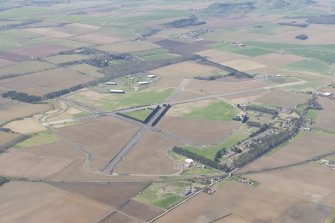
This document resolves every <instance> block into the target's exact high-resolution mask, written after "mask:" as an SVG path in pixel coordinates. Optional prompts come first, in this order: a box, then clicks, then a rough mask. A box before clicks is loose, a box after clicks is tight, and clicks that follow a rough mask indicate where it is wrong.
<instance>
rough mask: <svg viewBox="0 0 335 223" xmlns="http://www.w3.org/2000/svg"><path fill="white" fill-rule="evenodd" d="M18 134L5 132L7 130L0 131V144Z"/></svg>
mask: <svg viewBox="0 0 335 223" xmlns="http://www.w3.org/2000/svg"><path fill="white" fill-rule="evenodd" d="M18 136H19V135H18V134H15V133H7V132H3V131H0V146H2V145H5V144H7V143H9V142H11V141H12V140H14V139H15V138H17V137H18Z"/></svg>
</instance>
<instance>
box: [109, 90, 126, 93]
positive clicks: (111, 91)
mask: <svg viewBox="0 0 335 223" xmlns="http://www.w3.org/2000/svg"><path fill="white" fill-rule="evenodd" d="M109 93H111V94H124V93H125V91H124V90H116V89H110V90H109Z"/></svg>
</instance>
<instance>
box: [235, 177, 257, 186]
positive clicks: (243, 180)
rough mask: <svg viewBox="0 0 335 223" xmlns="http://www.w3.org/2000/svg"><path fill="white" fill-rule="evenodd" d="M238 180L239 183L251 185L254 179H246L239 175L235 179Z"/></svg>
mask: <svg viewBox="0 0 335 223" xmlns="http://www.w3.org/2000/svg"><path fill="white" fill-rule="evenodd" d="M237 181H238V182H240V183H243V184H246V185H248V186H253V185H254V183H255V182H254V181H252V180H250V179H247V178H244V177H239V178H238V179H237Z"/></svg>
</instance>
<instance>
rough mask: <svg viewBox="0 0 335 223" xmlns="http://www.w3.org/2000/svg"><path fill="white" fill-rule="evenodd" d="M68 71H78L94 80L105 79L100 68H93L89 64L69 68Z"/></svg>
mask: <svg viewBox="0 0 335 223" xmlns="http://www.w3.org/2000/svg"><path fill="white" fill-rule="evenodd" d="M68 69H70V70H73V71H76V72H78V73H80V74H83V75H87V76H89V77H92V78H99V77H103V76H104V74H103V73H102V72H99V68H96V67H94V66H91V65H89V64H78V65H73V66H70V67H68Z"/></svg>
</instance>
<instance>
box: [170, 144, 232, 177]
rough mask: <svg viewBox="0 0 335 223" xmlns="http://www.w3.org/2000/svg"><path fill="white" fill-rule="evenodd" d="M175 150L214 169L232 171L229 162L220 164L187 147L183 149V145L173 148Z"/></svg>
mask: <svg viewBox="0 0 335 223" xmlns="http://www.w3.org/2000/svg"><path fill="white" fill-rule="evenodd" d="M172 151H173V152H175V153H177V154H180V155H182V156H185V157H187V158H189V159H193V160H194V161H197V162H199V163H201V164H203V165H206V166H209V167H212V168H214V169H217V170H221V171H224V172H229V171H230V168H229V167H228V165H227V164H223V165H222V164H220V163H217V162H215V161H213V160H210V159H207V158H205V157H203V156H199V155H197V154H195V153H192V152H190V151H188V150H186V149H183V148H181V147H174V148H173V149H172Z"/></svg>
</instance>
